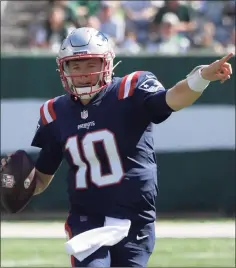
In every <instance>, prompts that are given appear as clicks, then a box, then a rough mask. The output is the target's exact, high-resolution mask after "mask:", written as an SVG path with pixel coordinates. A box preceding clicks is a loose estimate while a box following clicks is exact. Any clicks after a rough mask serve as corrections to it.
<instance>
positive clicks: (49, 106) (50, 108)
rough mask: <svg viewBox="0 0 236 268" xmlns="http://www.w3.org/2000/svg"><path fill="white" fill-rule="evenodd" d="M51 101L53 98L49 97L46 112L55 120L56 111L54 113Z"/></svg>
mask: <svg viewBox="0 0 236 268" xmlns="http://www.w3.org/2000/svg"><path fill="white" fill-rule="evenodd" d="M53 102H54V99H51V100H50V101H49V102H48V112H49V114H50V115H51V117H52V119H53V120H55V119H56V113H55V111H54V108H53Z"/></svg>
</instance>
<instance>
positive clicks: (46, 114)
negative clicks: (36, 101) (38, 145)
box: [40, 99, 56, 125]
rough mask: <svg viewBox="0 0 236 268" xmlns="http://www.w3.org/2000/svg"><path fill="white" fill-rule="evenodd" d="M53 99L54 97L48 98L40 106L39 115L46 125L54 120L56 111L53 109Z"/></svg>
mask: <svg viewBox="0 0 236 268" xmlns="http://www.w3.org/2000/svg"><path fill="white" fill-rule="evenodd" d="M54 101H55V99H51V100H48V101H46V102H45V103H44V104H43V105H42V106H41V108H40V116H41V119H42V123H43V125H47V124H49V123H51V122H53V121H54V120H56V113H55V110H54Z"/></svg>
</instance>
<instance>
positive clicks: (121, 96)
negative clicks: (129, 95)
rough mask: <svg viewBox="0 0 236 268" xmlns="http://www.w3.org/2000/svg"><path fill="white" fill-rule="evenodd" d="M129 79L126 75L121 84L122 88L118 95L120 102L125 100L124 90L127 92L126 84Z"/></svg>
mask: <svg viewBox="0 0 236 268" xmlns="http://www.w3.org/2000/svg"><path fill="white" fill-rule="evenodd" d="M127 78H128V75H126V76H125V77H124V78H123V79H122V81H121V83H120V88H119V93H118V99H119V100H121V99H124V90H125V83H126V80H127Z"/></svg>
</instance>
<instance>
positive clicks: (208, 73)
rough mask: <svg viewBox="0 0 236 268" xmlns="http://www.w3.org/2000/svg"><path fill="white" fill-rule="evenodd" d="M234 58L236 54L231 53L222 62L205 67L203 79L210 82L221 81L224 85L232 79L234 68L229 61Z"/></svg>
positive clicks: (217, 61) (215, 62) (202, 72)
mask: <svg viewBox="0 0 236 268" xmlns="http://www.w3.org/2000/svg"><path fill="white" fill-rule="evenodd" d="M233 56H234V53H229V54H228V55H226V56H224V57H223V58H221V59H220V60H216V61H214V62H212V63H211V64H210V65H208V66H206V67H204V68H203V69H202V71H201V74H202V77H203V78H204V79H206V80H209V81H217V80H220V82H221V83H224V82H225V81H226V80H228V79H230V75H231V74H232V67H231V64H230V63H228V62H227V61H228V60H229V59H231V58H232V57H233Z"/></svg>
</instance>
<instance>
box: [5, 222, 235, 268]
mask: <svg viewBox="0 0 236 268" xmlns="http://www.w3.org/2000/svg"><path fill="white" fill-rule="evenodd" d="M196 224H197V225H196ZM42 227H43V228H42ZM164 227H165V228H167V230H166V229H165V228H164ZM234 229H235V226H234V222H225V223H224V222H223V221H220V223H219V221H218V223H217V222H215V223H214V222H211V221H206V222H205V223H204V224H202V225H199V224H198V223H197V222H191V221H186V222H185V223H184V221H181V223H179V222H178V221H177V222H173V221H163V222H161V223H158V224H157V229H156V230H157V239H156V247H155V250H154V252H153V255H152V257H151V259H150V262H149V265H148V266H149V267H235V232H234ZM226 230H227V232H225V231H226ZM166 231H169V233H170V234H171V236H170V237H169V236H168V233H167V232H166ZM184 231H187V232H184ZM222 231H224V232H222ZM12 234H13V236H12ZM202 234H204V236H203V235H202ZM206 234H209V237H205V236H206ZM198 236H199V237H198ZM65 241H66V240H65V238H64V234H63V223H62V222H60V223H55V222H51V224H50V222H44V223H43V222H35V223H32V222H31V223H30V222H28V223H26V222H25V223H13V222H5V223H2V224H1V267H71V266H70V259H69V256H68V255H67V254H66V252H65V249H64V243H65Z"/></svg>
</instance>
